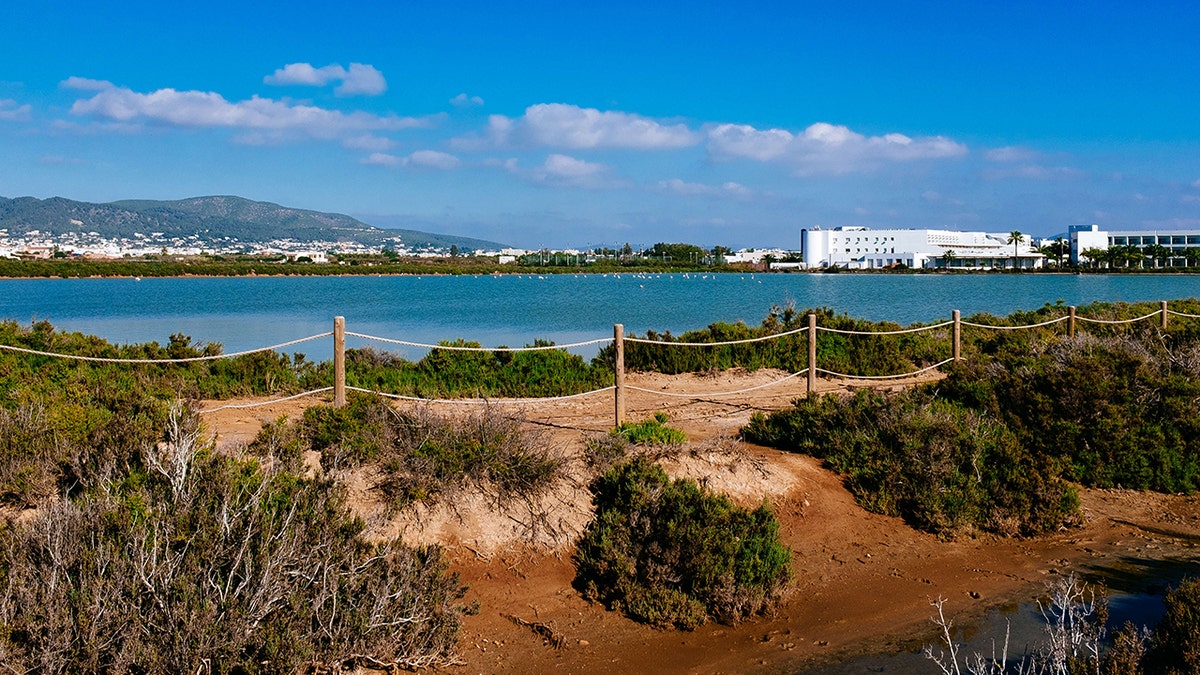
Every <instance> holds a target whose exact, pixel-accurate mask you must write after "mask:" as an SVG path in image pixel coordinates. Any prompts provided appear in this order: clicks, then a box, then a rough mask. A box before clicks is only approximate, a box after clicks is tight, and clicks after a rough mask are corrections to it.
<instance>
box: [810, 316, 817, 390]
mask: <svg viewBox="0 0 1200 675" xmlns="http://www.w3.org/2000/svg"><path fill="white" fill-rule="evenodd" d="M816 391H817V315H816V313H815V312H809V313H808V395H809V396H812V395H813V394H814V393H815V392H816Z"/></svg>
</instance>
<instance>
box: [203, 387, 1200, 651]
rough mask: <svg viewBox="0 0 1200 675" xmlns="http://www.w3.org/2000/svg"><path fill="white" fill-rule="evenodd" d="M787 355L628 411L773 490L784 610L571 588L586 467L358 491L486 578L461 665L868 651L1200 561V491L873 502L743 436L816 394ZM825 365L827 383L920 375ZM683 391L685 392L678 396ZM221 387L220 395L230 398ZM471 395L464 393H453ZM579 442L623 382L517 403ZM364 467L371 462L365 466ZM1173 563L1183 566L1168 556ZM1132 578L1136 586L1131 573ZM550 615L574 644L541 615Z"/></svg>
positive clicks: (704, 461)
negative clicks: (1027, 507)
mask: <svg viewBox="0 0 1200 675" xmlns="http://www.w3.org/2000/svg"><path fill="white" fill-rule="evenodd" d="M783 376H784V374H783V373H780V372H777V371H758V372H754V373H747V372H741V371H730V372H726V373H721V374H718V375H715V376H694V375H682V376H662V375H657V374H634V375H631V376H630V377H629V379H628V383H629V384H630V385H632V386H636V387H641V388H644V389H649V390H653V391H655V392H658V393H655V394H650V393H644V392H631V394H630V397H629V400H628V402H627V410H628V418H629V419H631V420H639V419H644V418H647V417H649V416H650V415H651V414H652V413H653V412H656V411H664V412H666V413H667V414H668V415H669V416H670V424H671V425H672V426H675V427H678V428H680V429H682V430H684V431H685V432H686V433H687V435H688V438H689V443H688V445H687V446H686V447H685V448H684V449H683V450H682V451H681V452H679V453H678V454H677V455H675V456H673V457H670V458H668V459H667V460H665V461H664V465H665V466H666V467H667V468H668V470H669V471H670V472H671V473H673V474H674V475H688V476H691V477H693V478H697V479H700V480H703V481H705V482H706V483H707V484H708V485H709V486H710V487H711V488H713V489H716V490H720V491H722V492H725V493H727V494H730V495H731V497H733V498H734V499H735V500H737V501H739V502H741V503H744V504H746V505H756V504H757V503H759V502H760V501H761V500H763V499H767V500H768V501H769V502H770V503H771V504H772V506H773V507H774V509H775V511H776V513H777V515H778V517H779V519H780V522H781V525H782V528H781V533H782V536H783V538H784V540H785V542H786V543H787V545H788V546H790V547H791V549H792V551H793V569H794V571H795V581H794V583H793V586H792V588H791V589H790V590H789V593H788V596H787V599H786V601H785V602H784V603H783V605H782V606H781V607H780V608H779V609H778V611H777V612H776V614H775V615H774V616H770V617H763V618H759V619H756V620H753V621H747V622H744V623H742V624H740V625H737V626H732V627H731V626H723V625H718V624H710V625H707V626H704V627H701V628H700V629H698V630H696V631H694V632H690V633H685V632H676V631H663V630H657V629H653V628H648V627H646V626H642V625H640V624H636V623H634V622H632V621H629V620H628V619H625V618H624V617H623V616H621V615H618V614H615V613H612V612H608V611H606V610H605V609H604V608H603V607H602V606H599V605H596V604H593V603H589V602H587V601H585V600H584V599H583V598H582V597H581V596H580V595H579V593H578V592H576V591H575V590H574V589H573V588H572V587H571V581H572V579H573V577H574V568H573V566H572V564H571V559H570V556H571V550H572V549H571V546H572V542H573V541H574V538H575V537H576V536H577V535H578V533H579V531H581V530H582V528H583V527H584V525H585V524H586V522H587V520H588V518H589V517H590V513H589V496H588V494H587V491H586V485H585V484H584V481H582V480H575V481H568V483H566V484H564V485H563V486H561V488H560V489H559V490H556V491H555V492H554V493H553V494H551V495H548V496H547V497H545V499H544V500H543V501H542V502H541V503H539V504H535V505H532V506H523V507H520V508H513V509H510V510H508V511H503V510H497V509H495V508H494V507H493V505H492V504H490V503H488V502H487V501H486V500H484V499H483V498H482V497H480V496H477V495H466V496H462V497H461V498H460V499H458V500H456V502H455V503H454V504H453V505H443V506H442V507H440V508H435V509H432V510H425V511H420V512H413V513H408V514H405V515H404V516H402V517H392V518H388V517H386V515H385V514H384V512H383V511H382V509H381V507H380V506H379V505H378V504H375V503H374V502H373V500H372V498H371V495H370V493H369V491H367V490H366V489H365V488H364V487H363V485H364V484H365V481H363V480H359V481H357V482H356V481H355V480H354V477H351V481H350V482H351V489H352V490H354V491H356V492H355V499H354V504H355V505H356V508H357V509H359V510H360V511H361V512H362V514H363V515H364V516H365V517H367V519H368V522H369V523H371V527H372V531H373V532H374V533H375V534H376V535H378V536H388V537H390V536H400V537H402V538H404V539H405V540H406V541H409V542H438V543H441V544H443V545H445V546H447V548H448V549H449V551H450V553H451V555H452V556H453V557H454V559H455V569H456V570H457V571H458V573H459V574H461V575H462V578H463V580H464V581H465V582H466V583H468V584H469V585H470V592H469V594H468V596H467V598H468V600H477V601H478V602H479V607H480V611H479V613H478V614H477V615H475V616H472V617H469V618H468V619H467V620H466V622H465V625H464V630H463V633H462V642H461V644H460V650H459V651H460V657H461V660H462V664H461V665H459V666H455V667H451V668H447V669H445V670H446V671H447V672H451V673H499V672H505V673H528V672H561V673H644V672H662V673H742V672H764V673H796V672H802V671H803V670H804V669H805V668H808V667H811V666H814V665H819V664H822V663H827V662H830V661H836V660H840V659H844V658H846V657H848V656H850V655H854V654H858V653H865V652H888V651H896V650H898V649H900V648H902V647H911V646H912V645H913V644H917V643H919V642H921V641H923V640H924V641H930V640H932V637H933V636H932V633H931V629H932V624H931V623H930V621H929V618H930V616H931V612H932V608H931V607H930V604H929V603H930V601H931V600H933V599H936V598H938V597H944V598H946V599H947V600H948V602H947V605H946V608H947V611H948V612H949V613H950V614H952V615H954V616H955V617H956V622H957V623H958V624H959V625H962V624H963V623H965V622H967V621H968V620H969V619H970V618H971V617H974V616H978V615H981V614H983V613H984V612H986V611H987V610H988V609H991V608H994V607H996V606H998V605H1004V604H1008V603H1012V602H1016V601H1027V600H1029V599H1032V598H1033V597H1035V596H1037V595H1038V594H1039V593H1040V592H1041V591H1043V590H1044V588H1045V584H1046V581H1047V580H1048V579H1051V578H1053V575H1058V574H1066V573H1068V572H1071V571H1075V572H1077V573H1079V574H1081V575H1083V576H1084V577H1085V578H1087V579H1093V580H1101V579H1103V580H1105V581H1106V582H1107V583H1108V584H1109V586H1110V587H1116V588H1121V585H1122V584H1142V583H1145V580H1146V579H1147V578H1149V579H1151V580H1153V579H1154V577H1155V576H1156V574H1159V573H1160V572H1159V571H1160V570H1164V569H1166V568H1170V569H1171V573H1172V574H1177V573H1178V572H1179V570H1180V569H1181V568H1182V569H1184V570H1186V569H1188V568H1193V569H1194V571H1192V573H1193V574H1195V575H1200V562H1198V560H1200V558H1198V557H1197V549H1196V546H1197V544H1200V498H1197V497H1182V496H1171V495H1157V494H1145V493H1135V492H1128V491H1112V490H1084V491H1083V492H1082V501H1083V510H1084V523H1083V524H1082V525H1081V526H1080V527H1077V528H1073V529H1070V530H1064V531H1061V532H1058V533H1055V534H1051V535H1047V536H1042V537H1038V538H1034V539H998V538H994V537H980V538H973V539H962V540H956V541H949V542H946V541H939V540H938V539H937V538H936V537H933V536H930V535H927V534H924V533H921V532H917V531H914V530H913V529H911V528H909V527H908V526H907V525H905V524H904V523H903V522H902V521H900V520H898V519H895V518H888V517H885V516H879V515H876V514H871V513H867V512H866V511H864V510H862V509H861V508H859V507H858V506H857V505H856V504H855V503H854V499H853V497H851V495H850V494H849V493H848V492H847V491H846V490H845V488H844V487H843V486H842V484H841V481H840V479H839V478H838V477H837V476H835V475H833V474H831V473H830V472H829V471H827V470H825V469H823V468H822V467H821V465H820V463H819V462H818V461H816V460H813V459H811V458H809V457H805V456H800V455H793V454H788V453H782V452H778V451H776V450H772V449H768V448H762V447H757V446H753V445H749V444H745V443H741V442H738V441H736V439H735V438H734V437H735V435H736V433H737V431H738V429H740V428H741V427H742V426H743V425H744V424H745V423H746V422H747V421H748V420H749V418H750V415H751V414H752V413H753V412H755V411H770V410H775V409H780V408H784V407H787V406H788V405H789V404H790V401H791V400H793V399H794V398H795V397H797V396H801V395H803V393H804V386H805V381H804V380H803V379H802V378H796V379H792V380H789V381H787V382H784V383H781V384H776V385H773V386H768V387H764V388H761V389H757V390H754V391H751V392H747V393H740V394H736V395H731V396H718V395H715V394H719V393H722V392H730V391H740V390H745V389H749V388H752V387H756V386H760V385H764V384H767V383H770V382H773V381H775V380H777V379H779V378H780V377H783ZM904 384H906V383H888V384H886V385H880V384H879V383H873V382H867V381H858V382H854V381H850V382H828V381H827V382H822V383H821V388H822V390H826V391H831V390H848V389H853V388H856V387H860V386H904ZM670 394H675V395H680V396H669V395H670ZM317 402H320V401H319V400H315V399H314V400H303V399H302V400H298V401H291V402H285V403H279V404H273V405H269V406H264V407H258V408H252V409H226V410H222V411H219V412H214V413H209V414H206V415H205V419H206V420H207V423H208V428H209V429H210V430H212V431H213V432H214V433H215V434H216V437H217V441H218V443H219V444H220V445H230V444H237V443H239V442H245V441H248V440H249V439H250V438H253V436H254V434H255V433H256V432H257V431H258V429H259V426H260V425H261V423H262V421H264V420H272V419H276V418H278V417H280V416H284V415H288V416H295V415H297V414H299V412H300V411H302V409H303V408H304V406H306V405H310V404H312V403H317ZM230 403H238V402H230V401H225V402H221V403H216V402H210V403H207V404H205V405H204V407H205V408H215V407H217V406H219V405H228V404H230ZM443 408H445V409H446V410H447V411H450V410H458V411H461V410H462V409H463V408H462V406H443ZM505 409H506V410H511V411H512V412H513V413H514V414H520V415H523V416H524V417H525V418H527V419H528V420H529V421H530V422H529V423H530V424H531V425H532V427H533V428H536V429H540V430H541V431H542V433H546V434H549V435H550V436H551V438H552V439H553V441H554V442H555V443H557V444H560V445H561V447H562V448H563V449H564V452H568V453H574V454H575V455H577V454H578V453H579V452H580V449H581V447H582V440H583V439H584V438H585V437H586V436H588V435H590V434H601V433H603V432H605V431H606V430H607V429H609V428H610V427H611V426H612V425H613V416H614V402H613V398H612V394H611V393H605V394H599V395H595V396H592V397H586V398H582V399H570V400H565V401H554V402H544V401H542V402H537V401H534V402H529V403H526V404H510V405H506V407H505ZM360 478H361V477H360ZM1163 573H1164V574H1165V572H1163ZM1124 590H1129V589H1128V588H1126V589H1124ZM531 623H532V624H538V625H541V626H543V627H544V628H548V629H550V632H551V633H552V634H553V635H554V636H555V637H556V638H559V640H558V642H559V644H560V645H561V646H558V647H556V646H554V645H552V644H550V640H548V639H546V638H545V637H544V636H543V635H542V634H539V633H538V632H537V631H535V630H534V628H533V627H532V626H530V625H528V624H531Z"/></svg>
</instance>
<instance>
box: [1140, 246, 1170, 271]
mask: <svg viewBox="0 0 1200 675" xmlns="http://www.w3.org/2000/svg"><path fill="white" fill-rule="evenodd" d="M1142 253H1144V254H1145V255H1147V256H1149V257H1150V259H1151V260H1153V261H1154V263H1155V264H1154V266H1155V267H1166V266H1167V263H1168V262H1170V261H1171V254H1172V251H1171V249H1169V248H1167V247H1166V246H1163V245H1162V244H1150V245H1149V246H1146V247H1144V248H1142Z"/></svg>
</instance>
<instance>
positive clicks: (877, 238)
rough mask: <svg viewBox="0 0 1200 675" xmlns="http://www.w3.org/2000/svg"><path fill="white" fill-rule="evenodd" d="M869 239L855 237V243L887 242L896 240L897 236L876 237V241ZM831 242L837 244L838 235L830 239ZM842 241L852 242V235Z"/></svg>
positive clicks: (845, 242)
mask: <svg viewBox="0 0 1200 675" xmlns="http://www.w3.org/2000/svg"><path fill="white" fill-rule="evenodd" d="M868 239H870V237H855V238H854V243H856V244H870V243H876V244H879V243H881V242H885V241H896V238H895V237H875V239H874V241H873V242H872V241H867V240H868ZM829 243H831V244H836V243H838V238H837V237H833V238H831V239H830V240H829ZM842 243H844V244H849V243H850V237H846V241H844V242H842Z"/></svg>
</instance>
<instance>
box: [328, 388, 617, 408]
mask: <svg viewBox="0 0 1200 675" xmlns="http://www.w3.org/2000/svg"><path fill="white" fill-rule="evenodd" d="M613 389H616V387H604V388H603V389H593V390H591V391H585V392H583V393H580V394H568V395H566V396H548V397H545V398H485V399H454V398H421V397H419V396H402V395H400V394H388V393H385V392H382V391H375V390H371V389H362V388H359V387H346V391H357V392H360V393H363V394H374V395H376V396H382V397H384V398H390V399H395V400H397V401H414V402H417V403H451V404H456V405H504V404H513V403H533V402H535V401H536V402H538V403H544V402H550V401H567V400H570V399H573V398H582V397H584V396H591V395H592V394H602V393H604V392H606V391H612V390H613Z"/></svg>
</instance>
